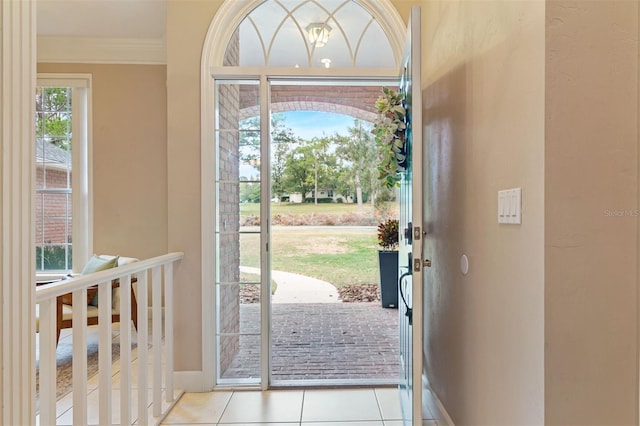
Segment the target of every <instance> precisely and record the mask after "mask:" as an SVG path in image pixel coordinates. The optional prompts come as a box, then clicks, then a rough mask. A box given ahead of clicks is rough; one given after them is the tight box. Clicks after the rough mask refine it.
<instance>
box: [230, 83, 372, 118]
mask: <svg viewBox="0 0 640 426" xmlns="http://www.w3.org/2000/svg"><path fill="white" fill-rule="evenodd" d="M248 89H249V88H242V89H241V90H240V111H241V113H240V119H241V120H242V119H245V118H249V117H256V116H258V114H259V112H260V106H259V105H254V104H255V101H254V98H253V95H252V94H251V93H250V92H249V91H248ZM245 90H246V92H245ZM380 94H381V92H380V87H377V86H304V85H294V86H279V85H272V86H271V110H272V112H274V113H277V112H283V111H321V112H333V113H336V114H344V115H350V116H352V117H354V118H359V119H361V120H364V121H368V122H370V123H372V122H373V121H374V120H375V118H376V116H377V113H376V108H375V105H376V99H378V97H379V96H380Z"/></svg>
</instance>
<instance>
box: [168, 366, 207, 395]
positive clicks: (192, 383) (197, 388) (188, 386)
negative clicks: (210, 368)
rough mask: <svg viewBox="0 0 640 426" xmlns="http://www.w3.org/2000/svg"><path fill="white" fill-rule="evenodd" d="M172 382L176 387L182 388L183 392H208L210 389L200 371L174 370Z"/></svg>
mask: <svg viewBox="0 0 640 426" xmlns="http://www.w3.org/2000/svg"><path fill="white" fill-rule="evenodd" d="M173 382H174V384H175V387H176V389H184V391H185V392H208V391H210V390H211V388H210V387H209V386H208V385H207V382H206V380H205V376H204V372H202V371H175V372H174V373H173Z"/></svg>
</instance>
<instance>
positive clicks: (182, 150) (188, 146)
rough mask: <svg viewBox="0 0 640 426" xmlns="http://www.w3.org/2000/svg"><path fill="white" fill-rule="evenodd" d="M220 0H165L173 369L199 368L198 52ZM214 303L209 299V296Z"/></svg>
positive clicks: (200, 313)
mask: <svg viewBox="0 0 640 426" xmlns="http://www.w3.org/2000/svg"><path fill="white" fill-rule="evenodd" d="M221 4H222V0H179V1H178V0H170V1H168V2H167V106H168V127H167V136H168V146H167V152H168V159H169V162H168V179H169V186H168V197H169V199H168V200H169V209H168V218H169V222H168V225H169V228H168V237H169V250H171V251H178V250H179V251H184V253H185V258H184V260H183V261H182V262H181V264H180V265H179V266H178V268H176V282H178V283H180V287H181V291H177V292H176V293H175V309H176V312H175V314H176V321H175V327H176V328H175V334H176V347H177V348H189V349H188V350H184V351H180V350H178V351H177V352H176V358H175V364H176V370H177V371H190V370H195V371H200V370H202V326H201V324H202V303H201V294H202V288H201V286H202V276H201V243H202V240H201V227H200V57H201V54H202V46H203V43H204V38H205V36H206V34H207V30H208V29H209V24H210V23H211V20H212V19H213V16H214V14H215V12H216V10H217V9H218V7H219V6H220V5H221ZM211 303H213V301H211Z"/></svg>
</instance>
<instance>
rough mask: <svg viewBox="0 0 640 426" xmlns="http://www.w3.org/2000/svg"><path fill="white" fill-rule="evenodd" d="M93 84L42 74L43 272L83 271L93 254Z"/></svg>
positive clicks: (39, 248)
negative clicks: (90, 109) (82, 268)
mask: <svg viewBox="0 0 640 426" xmlns="http://www.w3.org/2000/svg"><path fill="white" fill-rule="evenodd" d="M90 83H91V77H90V76H88V75H57V74H46V75H38V83H37V86H36V97H35V103H36V108H35V127H36V131H35V136H36V138H35V169H36V179H35V182H36V183H35V185H36V188H35V194H36V200H35V210H36V215H35V218H36V223H35V228H36V229H35V231H36V272H38V273H42V272H69V271H73V270H75V269H78V268H81V267H82V265H84V263H85V262H86V260H87V259H88V256H89V254H90V252H91V234H92V232H91V231H92V229H91V216H90V213H91V197H90V191H89V189H90V188H91V185H90V183H91V176H90V167H89V159H90V148H91V147H90V138H89V134H90V133H89V117H90V114H89V107H90ZM74 266H75V267H76V268H74ZM76 272H77V271H76Z"/></svg>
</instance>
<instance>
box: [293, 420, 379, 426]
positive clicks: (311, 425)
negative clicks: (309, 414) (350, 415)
mask: <svg viewBox="0 0 640 426" xmlns="http://www.w3.org/2000/svg"><path fill="white" fill-rule="evenodd" d="M302 426H384V423H382V421H368V422H347V421H333V422H302Z"/></svg>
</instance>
